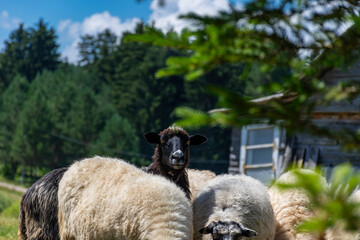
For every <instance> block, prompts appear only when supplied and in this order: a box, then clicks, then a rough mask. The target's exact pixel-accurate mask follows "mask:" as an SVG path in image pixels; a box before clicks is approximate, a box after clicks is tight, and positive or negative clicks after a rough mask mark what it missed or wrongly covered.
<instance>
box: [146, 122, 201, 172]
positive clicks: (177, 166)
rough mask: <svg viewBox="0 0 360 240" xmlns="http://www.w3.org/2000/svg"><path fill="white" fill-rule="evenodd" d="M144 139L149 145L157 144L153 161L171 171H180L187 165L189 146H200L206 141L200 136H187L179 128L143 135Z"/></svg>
mask: <svg viewBox="0 0 360 240" xmlns="http://www.w3.org/2000/svg"><path fill="white" fill-rule="evenodd" d="M144 137H145V139H146V140H147V141H148V142H149V143H151V144H157V147H156V149H155V153H154V156H153V159H154V161H159V162H160V163H161V164H162V165H163V166H166V167H167V168H170V169H172V170H181V169H183V168H185V167H187V165H188V164H189V145H200V144H202V143H205V142H206V141H207V138H206V137H204V136H202V135H199V134H197V135H192V136H189V134H188V133H187V132H186V131H185V130H184V129H182V128H180V127H174V126H172V127H169V128H167V129H165V130H163V131H162V132H160V134H157V133H155V132H150V133H146V134H144Z"/></svg>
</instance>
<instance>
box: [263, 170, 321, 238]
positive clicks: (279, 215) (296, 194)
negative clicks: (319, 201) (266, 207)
mask: <svg viewBox="0 0 360 240" xmlns="http://www.w3.org/2000/svg"><path fill="white" fill-rule="evenodd" d="M301 171H302V172H303V173H307V172H308V173H314V171H312V170H310V169H301ZM321 179H322V184H324V185H326V184H327V183H326V179H325V178H323V177H322V178H321ZM295 180H296V175H295V174H294V172H293V171H288V172H286V173H284V174H282V175H281V176H280V177H279V179H278V180H277V182H281V183H294V181H295ZM269 195H270V200H271V204H272V206H273V209H274V213H275V218H276V231H275V238H274V240H318V239H321V236H319V235H318V234H310V233H301V232H297V231H296V227H297V226H298V225H299V224H300V223H301V222H303V221H305V220H307V219H309V218H311V217H312V216H314V213H313V212H312V211H311V210H310V208H309V206H310V200H309V198H308V197H307V195H306V193H305V192H304V191H302V190H300V189H291V190H285V191H282V190H279V189H278V188H277V187H276V186H272V187H271V188H270V189H269Z"/></svg>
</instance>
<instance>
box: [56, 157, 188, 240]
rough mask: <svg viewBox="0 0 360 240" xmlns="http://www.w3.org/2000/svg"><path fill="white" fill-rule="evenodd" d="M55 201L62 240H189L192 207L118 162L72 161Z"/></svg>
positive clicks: (160, 181)
mask: <svg viewBox="0 0 360 240" xmlns="http://www.w3.org/2000/svg"><path fill="white" fill-rule="evenodd" d="M58 198H59V225H60V236H61V239H62V240H65V239H66V240H70V239H87V240H105V239H106V240H125V239H127V240H129V239H134V240H135V239H137V240H150V239H151V240H154V239H159V240H160V239H161V240H163V239H175V240H189V239H192V226H191V220H192V212H191V205H190V202H189V200H188V199H187V198H186V196H185V194H184V193H183V191H182V190H181V189H180V188H178V187H177V186H176V185H175V184H174V183H172V182H170V181H168V180H166V179H165V178H163V177H160V176H154V175H151V174H147V173H145V172H143V171H141V170H139V169H137V168H136V167H134V166H132V165H130V164H128V163H126V162H124V161H122V160H118V159H111V158H102V157H94V158H90V159H84V160H82V161H79V162H76V163H74V164H73V165H72V166H71V167H70V168H69V170H68V171H67V172H66V173H65V174H64V177H63V178H62V180H61V182H60V184H59V192H58Z"/></svg>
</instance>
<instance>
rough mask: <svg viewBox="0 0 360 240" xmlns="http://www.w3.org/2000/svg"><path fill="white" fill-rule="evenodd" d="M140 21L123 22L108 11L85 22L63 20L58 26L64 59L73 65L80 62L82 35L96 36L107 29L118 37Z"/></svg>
mask: <svg viewBox="0 0 360 240" xmlns="http://www.w3.org/2000/svg"><path fill="white" fill-rule="evenodd" d="M139 21H140V19H138V18H132V19H126V20H125V21H121V19H120V18H119V17H116V16H111V14H110V13H109V12H107V11H105V12H103V13H95V14H93V15H91V16H90V17H88V18H85V19H84V21H83V22H73V21H71V20H70V19H66V20H63V21H61V22H60V23H59V24H58V26H57V30H58V33H59V41H60V46H63V50H62V57H63V58H67V59H68V61H69V62H73V63H76V62H77V61H78V60H79V55H78V50H77V45H78V43H79V42H80V36H82V35H85V34H91V35H95V34H97V33H99V32H102V31H104V30H105V29H110V30H111V31H112V32H114V33H115V34H116V35H118V36H121V35H122V33H123V32H124V31H131V30H133V29H134V28H135V25H136V23H137V22H139Z"/></svg>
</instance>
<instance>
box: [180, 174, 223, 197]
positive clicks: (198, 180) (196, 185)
mask: <svg viewBox="0 0 360 240" xmlns="http://www.w3.org/2000/svg"><path fill="white" fill-rule="evenodd" d="M186 172H187V175H188V179H189V184H190V191H191V202H193V201H194V199H195V198H196V196H197V194H198V193H199V191H200V190H201V189H202V188H203V187H204V186H205V185H206V183H207V182H208V181H210V180H211V179H213V178H214V177H216V174H215V173H213V172H212V171H209V170H198V169H190V168H189V169H187V170H186Z"/></svg>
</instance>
